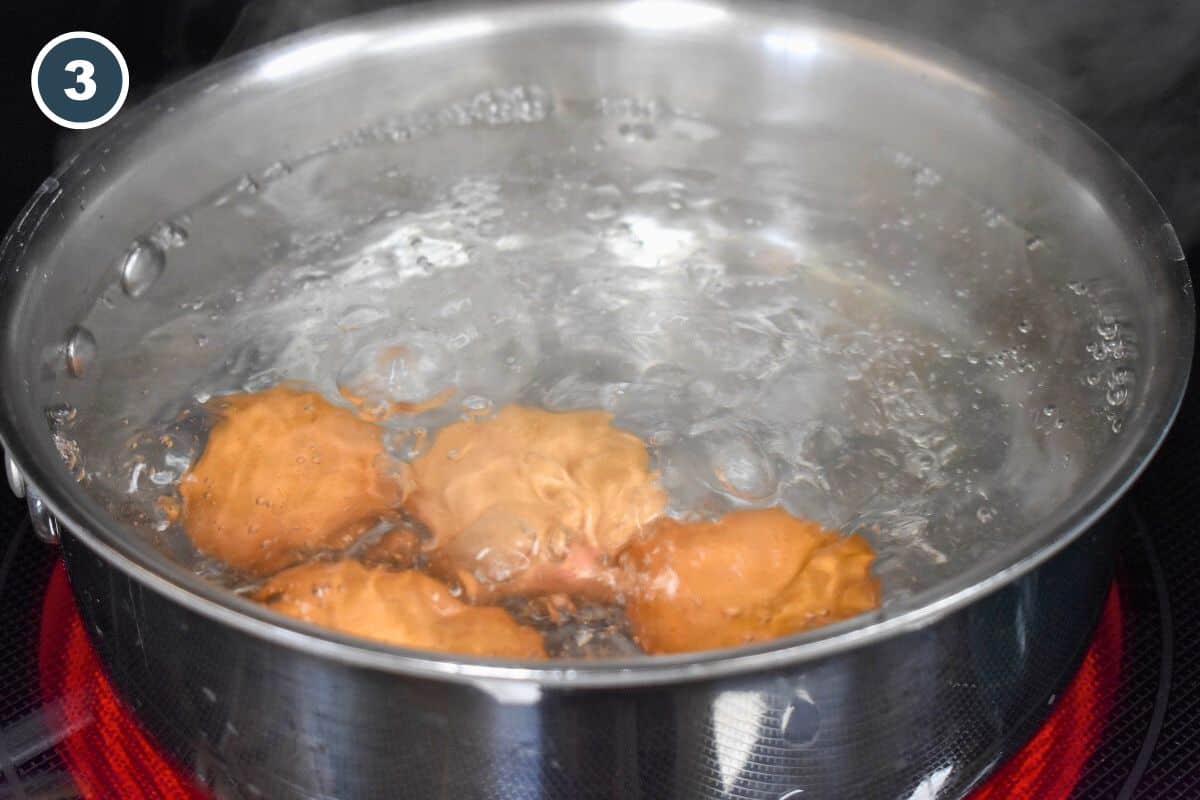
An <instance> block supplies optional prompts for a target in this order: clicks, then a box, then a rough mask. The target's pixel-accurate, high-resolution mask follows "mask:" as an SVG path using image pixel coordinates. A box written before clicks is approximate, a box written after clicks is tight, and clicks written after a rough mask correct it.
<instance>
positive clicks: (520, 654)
mask: <svg viewBox="0 0 1200 800" xmlns="http://www.w3.org/2000/svg"><path fill="white" fill-rule="evenodd" d="M254 599H256V600H257V601H259V602H261V603H263V604H265V605H266V606H267V607H268V608H270V609H272V610H274V611H278V612H279V613H281V614H286V615H287V616H289V617H295V618H296V619H301V620H304V621H305V622H311V623H313V624H315V625H320V626H323V627H326V628H333V629H334V630H338V631H342V632H343V633H349V634H352V635H355V636H362V637H364V638H367V639H376V640H378V641H381V642H387V643H388V644H394V645H400V646H403V647H417V648H423V649H426V650H440V651H444V652H448V653H461V654H464V655H472V656H497V657H504V658H523V659H543V658H545V657H546V649H545V646H544V644H543V643H542V637H541V634H539V633H538V632H537V631H536V630H534V629H533V628H529V627H526V626H523V625H519V624H518V623H517V622H515V621H514V620H513V618H512V617H510V616H509V615H508V613H507V612H506V611H504V610H502V609H499V608H487V607H476V606H470V605H467V604H466V603H464V602H462V601H461V600H458V599H456V598H455V597H453V596H452V595H451V594H450V590H449V589H448V588H447V587H446V585H445V584H443V583H441V582H439V581H437V580H435V579H433V578H431V577H429V576H428V575H424V574H422V573H420V572H413V571H411V570H410V571H406V572H393V571H391V570H387V569H379V568H377V569H369V568H367V567H364V566H363V565H362V564H359V563H358V562H355V561H341V562H337V563H328V562H314V563H310V564H305V565H303V566H299V567H293V568H292V569H289V570H285V571H284V572H281V573H279V574H278V575H275V576H274V577H272V578H271V579H270V580H268V581H267V582H266V583H265V584H264V585H263V586H262V587H261V588H259V590H258V591H257V592H256V593H255V595H254Z"/></svg>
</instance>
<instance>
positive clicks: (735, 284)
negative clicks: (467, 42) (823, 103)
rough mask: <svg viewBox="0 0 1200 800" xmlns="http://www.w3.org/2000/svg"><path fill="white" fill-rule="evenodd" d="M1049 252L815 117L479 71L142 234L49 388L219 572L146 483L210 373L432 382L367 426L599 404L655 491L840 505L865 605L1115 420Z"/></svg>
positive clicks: (1026, 231) (99, 464) (392, 432)
mask: <svg viewBox="0 0 1200 800" xmlns="http://www.w3.org/2000/svg"><path fill="white" fill-rule="evenodd" d="M881 141H882V140H881ZM1059 258H1060V255H1059V254H1058V252H1057V247H1056V242H1055V241H1054V240H1053V239H1052V238H1042V235H1041V234H1040V233H1039V232H1038V231H1037V230H1034V229H1032V226H1031V225H1030V224H1026V223H1022V222H1021V221H1020V220H1016V219H1011V218H1009V217H1008V216H1006V214H1005V213H1004V212H1003V211H1001V210H998V209H997V208H993V207H991V206H990V204H989V199H988V198H979V197H973V196H970V195H969V194H967V193H964V192H962V191H960V190H959V189H957V188H956V185H955V182H954V180H953V176H952V175H948V174H943V173H942V172H939V170H938V167H937V165H931V164H922V163H918V162H917V161H916V160H915V159H913V158H912V157H910V156H908V155H906V154H905V153H901V152H895V151H893V150H890V149H888V148H887V147H886V146H884V145H883V144H882V143H880V142H871V141H863V140H861V139H860V138H855V137H853V136H850V135H849V134H847V133H846V132H843V131H837V130H831V129H827V128H796V127H791V128H785V127H771V126H766V125H753V126H750V125H745V124H740V123H738V122H736V121H730V120H716V119H699V118H696V117H694V116H690V115H688V114H686V113H684V112H681V111H673V110H671V109H669V108H668V107H667V106H666V104H664V103H661V102H653V101H632V100H604V101H600V102H591V101H588V102H583V101H580V102H568V101H564V100H556V101H554V102H552V100H551V98H550V97H549V96H547V95H546V94H545V93H543V92H540V91H539V90H537V89H536V88H529V87H525V88H518V89H512V90H506V91H499V92H492V93H488V94H486V95H481V96H480V97H478V98H475V99H474V100H473V101H472V102H469V103H465V104H463V105H461V106H456V107H454V108H451V109H449V110H442V111H438V112H436V113H432V114H425V115H417V116H412V117H408V118H405V119H399V120H393V121H390V122H386V123H381V124H380V125H378V126H376V127H373V128H370V129H367V130H362V131H355V132H351V133H348V134H347V135H346V136H345V137H343V138H342V139H339V140H338V141H335V142H331V143H330V144H329V146H328V147H326V148H322V149H321V150H319V151H316V152H311V153H307V154H293V157H292V158H290V159H289V160H287V161H283V162H280V163H277V164H275V165H271V166H269V167H264V169H263V170H262V171H261V172H260V173H258V174H254V175H245V176H240V177H238V178H237V179H235V180H233V181H231V182H230V184H229V186H228V187H227V188H226V189H225V190H223V191H222V192H220V193H219V194H218V195H217V196H215V197H210V198H207V199H206V200H205V201H204V202H202V203H200V204H198V205H196V206H195V207H193V208H190V209H179V210H178V213H175V214H173V215H172V216H170V217H169V218H165V219H164V220H163V221H162V223H161V224H160V225H158V226H156V227H154V228H152V229H150V230H148V231H147V232H146V234H145V236H144V237H142V238H141V239H139V240H138V241H136V242H133V243H131V245H130V248H129V250H128V252H127V253H126V254H125V255H124V256H122V257H121V258H120V259H118V261H117V263H116V264H115V265H114V269H113V282H112V285H111V287H110V288H109V289H108V291H106V292H105V294H104V295H103V296H102V297H101V298H99V300H98V302H97V303H96V305H95V307H94V309H93V310H92V312H91V314H90V315H89V317H88V318H87V319H85V320H81V321H80V323H79V326H78V327H77V328H76V329H74V331H73V333H72V335H71V341H70V342H69V343H68V344H66V345H65V346H64V356H65V357H64V359H63V363H62V375H61V379H60V381H59V400H60V403H59V404H58V405H56V406H55V407H53V408H52V409H49V410H48V414H49V416H50V419H51V424H52V427H53V428H54V430H55V435H56V437H57V439H58V441H59V443H60V451H62V452H63V455H64V458H65V459H67V461H68V463H69V464H70V465H71V467H72V469H73V470H74V472H75V474H76V476H77V477H79V478H80V479H82V480H85V481H86V482H87V484H88V486H89V487H91V489H92V490H93V491H95V492H96V493H97V494H98V495H99V496H101V497H103V498H104V500H105V501H106V502H107V503H109V505H110V506H111V507H112V508H113V509H114V512H115V513H117V514H118V516H119V517H120V518H121V519H122V520H124V521H125V522H127V523H128V524H129V525H130V526H131V527H132V528H134V529H135V530H137V531H139V532H140V533H141V534H142V535H148V536H152V537H154V539H155V541H156V542H157V544H158V545H159V546H160V547H162V548H164V549H165V550H167V551H168V552H169V553H171V554H172V555H173V557H175V558H177V559H180V560H181V561H183V562H184V563H187V564H189V565H190V566H192V567H193V568H195V569H197V570H199V571H201V572H202V573H203V574H206V575H208V576H209V577H211V578H213V579H215V580H223V581H225V582H227V583H231V584H234V585H237V584H238V580H237V578H236V576H232V577H231V576H229V575H228V574H226V573H224V572H223V571H222V570H221V569H220V567H219V565H214V564H211V563H207V562H205V561H204V560H203V559H201V558H200V557H199V556H198V555H197V554H196V553H195V552H194V551H193V550H192V549H191V546H190V544H189V543H188V540H187V538H186V536H185V535H184V534H183V533H182V531H181V530H179V529H178V528H177V526H176V525H174V524H172V523H171V522H170V521H169V520H168V518H167V517H166V516H164V515H163V514H162V512H161V511H160V510H159V506H157V505H156V501H157V500H158V499H159V498H161V497H164V496H172V495H174V494H175V493H176V488H175V486H176V482H177V481H178V479H179V477H180V475H181V474H182V473H183V472H184V471H185V470H186V469H187V468H188V465H189V464H191V463H192V462H193V460H194V459H195V458H196V457H197V454H198V453H199V452H200V450H201V447H202V442H203V437H204V434H205V431H206V428H207V426H208V425H209V424H210V421H209V420H208V419H207V418H206V417H205V415H204V414H203V412H202V411H201V409H200V404H201V403H203V401H205V400H206V399H208V398H209V397H211V396H213V395H216V394H219V393H222V392H230V391H236V390H256V389H261V388H264V387H267V386H270V385H272V384H275V383H277V382H279V381H283V380H293V381H303V382H306V383H309V384H312V385H314V386H316V387H318V388H319V389H320V390H321V391H323V392H324V393H325V395H326V396H327V397H329V398H331V399H336V398H337V397H338V390H339V389H340V388H343V387H346V388H352V389H353V390H355V391H356V392H359V393H364V392H365V394H366V395H367V397H368V399H369V400H370V401H372V402H384V401H393V400H395V401H417V400H424V399H426V398H429V397H431V396H434V395H436V394H437V393H438V392H439V391H441V390H443V389H445V388H447V387H453V388H454V389H455V390H456V393H455V395H454V397H453V398H452V400H451V401H450V402H449V403H447V404H444V405H442V406H440V407H438V408H436V409H433V410H430V411H427V412H425V413H421V414H417V415H412V416H395V417H392V418H390V419H389V420H387V422H386V423H385V424H386V426H387V428H388V434H387V444H388V446H389V448H390V449H392V451H393V452H394V453H395V454H396V455H398V456H399V457H402V458H411V457H413V456H414V455H416V454H417V453H418V452H419V450H420V447H421V446H422V443H423V442H428V441H429V436H428V435H427V434H429V433H432V432H434V431H436V429H437V428H438V427H439V426H442V425H445V424H447V423H448V422H451V421H453V420H455V419H458V418H461V417H462V416H463V415H474V416H477V415H480V414H487V413H488V412H489V411H490V410H491V409H494V408H498V407H501V406H504V405H506V404H509V403H525V404H530V405H535V406H543V407H547V408H551V409H576V408H604V409H608V410H610V411H612V412H613V413H614V414H615V418H616V424H618V425H620V426H622V427H624V428H627V429H629V430H630V431H633V432H634V433H636V434H637V435H639V436H640V437H642V438H643V439H644V440H645V441H646V442H647V443H648V444H649V448H650V451H651V454H652V457H653V459H654V462H655V465H656V468H657V469H658V470H660V471H661V475H662V482H663V484H664V486H665V487H666V489H667V490H668V492H669V494H670V498H671V501H670V511H671V513H675V514H683V513H702V514H717V513H720V512H722V511H725V510H729V509H734V508H740V507H761V506H769V505H775V504H778V505H782V506H784V507H786V508H787V509H788V510H789V511H791V512H792V513H794V514H796V515H799V516H803V517H810V518H814V519H816V520H819V521H820V522H822V523H824V524H826V525H828V526H831V527H835V528H839V529H841V530H844V531H847V532H851V531H855V532H860V533H862V534H864V535H865V536H867V537H868V538H869V539H870V540H871V542H872V544H873V545H874V546H875V548H876V549H877V550H878V552H879V554H880V557H879V561H878V564H877V573H878V574H879V576H880V577H881V578H882V580H883V583H884V588H885V597H886V602H893V601H895V600H896V599H897V598H901V597H904V596H905V595H906V594H909V593H911V592H914V591H917V590H920V589H923V588H927V587H929V586H932V585H934V584H935V583H936V582H937V581H939V580H941V579H943V578H945V577H947V576H950V575H953V574H955V573H956V572H958V571H961V570H962V569H964V568H965V567H967V566H970V565H972V564H974V563H977V562H978V561H979V560H980V559H982V558H985V557H987V556H988V555H989V554H991V553H994V552H996V551H997V550H999V549H1000V548H1002V547H1004V546H1005V544H1006V543H1008V542H1010V541H1011V540H1012V539H1013V538H1014V537H1016V536H1020V535H1021V534H1023V533H1025V532H1027V531H1028V530H1029V529H1030V528H1031V527H1032V526H1034V525H1035V524H1037V522H1038V521H1039V520H1040V519H1042V518H1044V517H1045V516H1046V515H1047V514H1049V513H1050V512H1051V511H1052V510H1053V509H1054V508H1055V507H1056V505H1058V504H1060V503H1061V502H1062V501H1063V500H1064V499H1065V498H1066V497H1067V496H1068V495H1069V494H1070V493H1071V491H1072V489H1073V487H1074V486H1075V484H1076V483H1077V482H1078V481H1079V479H1080V477H1081V475H1083V474H1084V472H1085V471H1086V470H1087V469H1088V467H1089V465H1090V464H1092V463H1093V462H1094V461H1095V459H1096V457H1097V456H1098V455H1099V454H1100V452H1101V451H1102V450H1103V449H1104V447H1105V446H1106V445H1105V442H1106V440H1107V439H1111V438H1112V437H1113V436H1114V435H1116V432H1117V431H1119V429H1120V425H1121V419H1122V413H1123V408H1124V405H1125V404H1126V402H1127V397H1128V395H1129V389H1130V384H1131V383H1132V381H1133V380H1134V377H1135V368H1134V365H1135V361H1136V341H1134V340H1133V337H1132V336H1131V335H1130V334H1129V326H1128V324H1127V322H1126V315H1125V312H1124V311H1122V309H1120V308H1119V306H1116V305H1114V301H1112V300H1111V298H1108V297H1107V295H1106V288H1105V287H1104V286H1102V285H1100V284H1098V283H1095V282H1088V281H1087V280H1085V279H1079V280H1066V279H1065V278H1064V277H1063V276H1064V275H1065V274H1066V273H1065V272H1064V271H1063V270H1062V269H1061V268H1060V266H1059V264H1058V259H1059ZM1052 323H1053V324H1052ZM91 331H104V332H105V336H103V337H100V340H99V341H97V338H96V337H95V335H93V334H92V333H91ZM398 348H403V350H404V352H405V353H406V357H404V358H400V357H397V355H396V354H397V353H399V352H400V350H399V349H398ZM75 409H80V410H79V411H76V410H75ZM1101 432H1102V433H1103V435H1100V434H1101ZM610 622H611V621H605V622H604V625H606V626H610ZM610 627H611V626H610ZM571 646H572V647H577V646H579V643H578V642H576V643H575V644H574V645H571ZM566 649H567V650H570V649H571V648H570V647H567V648H566Z"/></svg>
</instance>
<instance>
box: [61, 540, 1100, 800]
mask: <svg viewBox="0 0 1200 800" xmlns="http://www.w3.org/2000/svg"><path fill="white" fill-rule="evenodd" d="M1120 666H1121V602H1120V597H1119V595H1118V592H1117V590H1116V589H1115V588H1114V589H1113V591H1112V592H1111V593H1110V594H1109V597H1108V601H1107V603H1106V605H1105V609H1104V616H1103V618H1102V619H1101V621H1100V627H1099V630H1098V631H1097V633H1096V637H1095V639H1094V640H1093V642H1092V645H1091V647H1090V648H1089V649H1088V652H1087V654H1086V655H1085V656H1084V660H1083V665H1082V666H1081V667H1080V669H1079V673H1078V674H1077V675H1076V676H1075V678H1074V679H1073V680H1072V681H1071V684H1070V686H1069V687H1068V688H1067V690H1066V691H1065V692H1064V693H1063V696H1062V697H1061V698H1059V700H1058V703H1057V704H1056V706H1055V708H1054V711H1053V712H1051V714H1050V717H1049V719H1047V720H1046V723H1045V724H1044V725H1043V726H1042V727H1041V729H1040V730H1039V731H1038V732H1037V734H1036V735H1035V736H1034V737H1033V738H1032V739H1031V740H1030V741H1029V742H1028V743H1027V744H1026V745H1025V747H1024V748H1022V749H1021V751H1020V752H1019V753H1017V754H1016V755H1015V756H1014V757H1013V758H1011V759H1010V760H1009V761H1007V762H1006V763H1005V764H1004V765H1003V766H1001V767H1000V768H999V769H998V770H997V771H996V773H995V774H994V775H992V776H991V778H989V780H988V781H987V783H986V784H984V785H983V786H982V787H981V788H980V789H978V790H977V791H976V792H975V793H974V794H972V795H971V797H970V800H1001V799H1002V798H1003V800H1066V798H1068V797H1069V796H1070V794H1071V790H1072V789H1073V788H1074V786H1075V784H1076V782H1077V781H1078V780H1079V777H1080V775H1081V774H1082V772H1083V769H1084V766H1085V765H1086V763H1087V760H1088V758H1089V757H1090V756H1091V754H1092V752H1093V751H1094V750H1095V748H1096V745H1097V743H1098V741H1099V738H1100V735H1101V733H1102V730H1103V725H1102V724H1101V723H1102V721H1103V720H1104V719H1105V718H1106V717H1107V715H1108V712H1109V705H1110V703H1111V699H1112V697H1113V694H1114V692H1113V687H1114V685H1115V683H1116V680H1117V675H1118V671H1119V669H1120ZM38 674H39V676H40V679H41V685H42V691H43V692H44V693H45V696H46V697H47V698H50V699H56V700H58V701H59V702H60V703H61V704H62V706H63V708H64V710H65V713H66V715H67V729H68V730H71V731H74V732H73V733H71V734H69V735H68V736H67V737H66V738H65V739H64V740H63V741H62V743H61V744H60V745H59V747H58V752H59V754H60V755H61V756H62V757H63V759H64V761H65V762H66V764H67V768H68V769H69V770H70V771H71V776H72V777H73V778H74V780H75V783H76V785H77V786H78V787H79V790H80V791H81V792H82V793H83V794H84V796H85V797H87V798H101V799H103V800H108V798H112V799H113V800H207V798H208V794H207V793H206V792H205V791H204V790H203V789H201V788H199V787H197V786H196V784H195V782H194V781H193V780H191V779H190V778H189V777H188V776H187V774H186V771H185V770H183V769H181V768H179V767H178V766H176V765H175V764H173V763H172V762H171V761H170V760H169V759H168V758H167V757H166V756H164V755H163V754H162V753H161V752H160V751H159V750H158V749H157V748H156V746H155V745H154V744H153V743H152V742H151V740H150V739H149V738H148V737H147V735H146V734H145V733H144V732H143V731H142V729H141V727H140V726H139V725H138V723H137V721H136V720H135V719H134V717H133V715H132V713H131V712H130V711H129V710H128V709H126V707H125V706H124V704H123V703H122V702H121V701H120V700H119V699H118V698H117V696H116V694H115V693H114V692H113V689H112V687H111V686H110V685H109V683H108V679H107V678H105V676H104V672H103V670H102V668H101V666H100V661H99V659H98V657H97V656H96V653H95V651H94V650H93V649H92V646H91V644H90V643H89V642H88V639H87V634H86V632H85V631H84V629H83V622H82V620H81V619H80V617H79V611H78V609H77V608H76V606H75V601H74V598H73V597H72V596H71V591H70V587H69V586H68V585H67V577H66V572H65V570H64V569H63V567H62V564H59V565H58V566H57V567H56V568H55V570H54V572H53V574H52V575H51V578H50V584H49V587H48V589H47V591H46V599H45V602H44V604H43V607H42V623H41V632H40V641H39V649H38Z"/></svg>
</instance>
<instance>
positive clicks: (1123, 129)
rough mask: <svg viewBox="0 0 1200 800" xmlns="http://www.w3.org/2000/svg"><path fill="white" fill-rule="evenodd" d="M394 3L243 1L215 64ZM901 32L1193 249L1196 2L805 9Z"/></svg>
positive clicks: (1197, 191)
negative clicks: (1031, 107)
mask: <svg viewBox="0 0 1200 800" xmlns="http://www.w3.org/2000/svg"><path fill="white" fill-rule="evenodd" d="M389 5H395V3H389V2H385V1H384V0H252V2H250V3H249V5H247V6H246V8H245V9H244V10H243V12H242V14H241V16H240V17H239V19H238V21H237V23H236V25H235V26H234V29H233V31H232V33H231V34H230V35H229V37H228V39H227V40H226V42H225V44H224V46H223V47H222V48H221V51H220V55H229V54H232V53H234V52H238V51H240V50H243V49H246V48H248V47H251V46H253V45H256V44H260V43H263V42H267V41H270V40H272V39H276V38H278V37H280V36H284V35H286V34H289V33H294V32H296V31H299V30H303V29H305V28H308V27H311V26H313V25H318V24H320V23H323V22H329V21H331V20H335V19H339V18H341V17H345V16H349V15H352V14H357V13H362V12H366V11H371V10H376V9H379V8H383V7H386V6H389ZM809 5H812V6H814V7H817V8H822V9H824V10H827V11H830V12H835V13H839V14H843V15H847V16H851V17H857V18H859V19H863V20H866V21H869V22H873V23H876V24H880V25H884V26H886V27H889V28H894V29H896V30H900V31H904V32H906V33H908V34H911V35H916V36H919V37H922V38H925V39H928V40H930V41H934V42H937V43H939V44H941V45H943V46H945V47H949V48H951V49H953V50H956V51H958V52H960V53H962V54H963V55H966V56H968V57H970V58H972V59H974V60H976V61H978V62H981V63H983V64H985V65H988V66H990V67H992V68H994V69H997V70H999V71H1000V72H1002V73H1005V74H1007V75H1009V76H1010V77H1012V78H1014V79H1016V80H1018V81H1020V82H1022V83H1024V84H1026V85H1028V86H1032V87H1034V88H1036V89H1037V90H1038V91H1040V92H1042V93H1043V94H1046V95H1048V96H1049V97H1051V98H1052V99H1053V100H1055V101H1057V102H1058V103H1059V104H1061V105H1063V106H1064V107H1065V108H1067V109H1068V110H1069V111H1070V112H1071V113H1073V114H1075V115H1076V116H1078V117H1080V118H1081V119H1082V120H1083V121H1084V122H1086V123H1087V124H1088V125H1090V126H1091V127H1092V128H1093V129H1095V130H1096V131H1097V132H1098V133H1099V134H1100V135H1101V136H1103V137H1104V138H1105V139H1107V140H1108V142H1109V143H1110V144H1112V145H1113V147H1115V148H1116V150H1117V151H1118V152H1120V153H1121V154H1122V155H1123V156H1124V157H1125V158H1126V160H1128V161H1129V162H1130V163H1131V164H1132V165H1133V167H1134V169H1135V170H1136V171H1137V172H1138V173H1139V174H1140V175H1141V176H1142V178H1143V179H1144V180H1145V181H1146V182H1147V183H1148V184H1149V186H1150V188H1151V190H1152V191H1154V193H1155V194H1156V196H1157V197H1158V199H1159V202H1161V203H1162V204H1163V206H1164V207H1165V208H1166V210H1167V214H1168V216H1169V217H1170V219H1171V221H1172V222H1173V223H1174V224H1175V227H1176V230H1177V231H1178V233H1179V235H1180V237H1181V238H1182V240H1183V242H1184V245H1185V247H1192V246H1196V245H1200V144H1197V142H1200V81H1198V80H1197V72H1200V3H1190V2H1172V1H1171V0H1104V2H1094V1H1093V0H1009V1H1008V2H1004V3H986V4H985V3H964V2H961V0H812V2H810V3H809Z"/></svg>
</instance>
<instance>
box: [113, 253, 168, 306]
mask: <svg viewBox="0 0 1200 800" xmlns="http://www.w3.org/2000/svg"><path fill="white" fill-rule="evenodd" d="M166 266H167V256H166V253H164V252H163V249H162V247H161V246H160V245H159V244H158V243H157V242H154V241H139V242H134V243H133V245H132V246H131V247H130V248H129V250H127V251H126V253H125V257H124V258H123V259H122V260H121V289H122V290H123V291H124V292H125V294H127V295H129V296H130V297H141V296H142V295H144V294H145V293H146V292H147V291H149V290H150V287H151V286H153V285H154V282H155V281H157V280H158V277H159V276H160V275H162V274H163V271H164V270H165V269H166Z"/></svg>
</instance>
